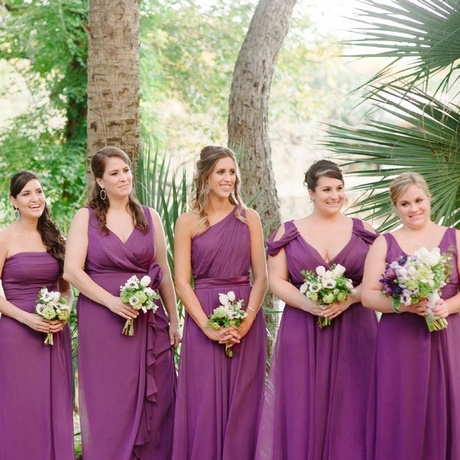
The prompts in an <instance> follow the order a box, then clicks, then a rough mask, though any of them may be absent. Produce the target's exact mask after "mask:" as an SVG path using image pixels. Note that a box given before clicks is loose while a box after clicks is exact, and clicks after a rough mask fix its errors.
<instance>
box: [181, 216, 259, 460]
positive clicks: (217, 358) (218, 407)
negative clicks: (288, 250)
mask: <svg viewBox="0 0 460 460" xmlns="http://www.w3.org/2000/svg"><path fill="white" fill-rule="evenodd" d="M250 266H251V259H250V239H249V229H248V227H247V225H246V224H245V223H243V222H241V221H240V220H238V219H237V218H236V217H235V214H234V212H231V213H230V214H229V215H228V216H227V217H225V218H224V219H223V220H221V221H220V222H218V223H217V224H215V225H212V226H211V227H209V228H208V229H207V230H206V231H205V232H204V233H202V234H200V235H197V236H195V237H194V238H193V240H192V267H193V279H194V283H195V294H196V295H197V297H198V300H199V301H200V303H201V306H202V307H203V309H204V311H205V313H206V314H207V315H209V314H211V313H212V311H213V310H214V308H216V307H218V306H219V293H224V294H226V293H227V292H228V291H230V290H232V291H234V292H235V294H236V298H237V299H243V300H244V307H243V308H246V307H247V306H248V299H249V294H250V292H251V284H250V281H249V271H250ZM265 353H266V336H265V322H264V317H263V313H262V312H259V313H258V315H257V318H256V319H255V321H254V323H253V325H252V327H251V329H250V331H249V333H248V334H247V335H246V336H245V337H244V338H243V340H242V341H241V343H240V344H238V345H235V346H234V347H233V358H228V357H227V356H226V355H225V353H224V347H223V345H220V344H219V343H217V342H214V341H212V340H210V339H209V338H208V337H206V336H205V334H204V333H203V331H202V330H201V329H200V328H199V327H198V326H197V324H196V323H195V322H194V321H193V319H192V318H191V317H190V316H189V315H186V319H185V328H184V339H183V344H182V351H181V360H180V366H179V381H178V393H177V404H176V415H175V428H174V451H173V459H174V460H235V459H237V460H253V459H254V451H255V442H256V434H257V429H258V424H259V418H260V410H261V405H262V398H263V388H264V373H265Z"/></svg>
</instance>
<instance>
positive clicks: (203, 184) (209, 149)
mask: <svg viewBox="0 0 460 460" xmlns="http://www.w3.org/2000/svg"><path fill="white" fill-rule="evenodd" d="M227 157H228V158H231V159H232V160H233V162H234V163H235V175H236V181H235V186H234V188H233V191H232V193H231V194H230V196H229V197H228V200H229V201H230V203H232V204H233V205H235V206H237V209H236V212H235V216H236V217H237V218H238V219H239V220H241V221H242V222H246V219H245V218H244V216H243V215H242V211H243V209H244V208H245V205H244V203H243V200H242V199H241V197H240V195H239V188H240V184H241V176H240V170H239V168H238V163H237V162H236V156H235V153H234V152H233V151H232V150H230V149H229V148H227V147H222V146H219V145H208V146H206V147H204V148H203V149H202V150H201V152H200V158H199V160H198V161H197V163H196V168H195V176H194V178H193V181H194V185H195V193H194V195H192V197H191V199H190V207H191V209H192V210H196V211H198V214H199V216H200V229H201V231H202V232H203V231H205V230H206V229H207V228H208V227H209V221H208V215H207V214H206V211H205V209H206V206H207V204H208V199H209V192H210V190H211V189H210V188H209V184H208V179H209V176H210V175H211V173H212V171H213V170H214V167H215V166H216V163H217V162H218V161H219V160H221V159H222V158H227Z"/></svg>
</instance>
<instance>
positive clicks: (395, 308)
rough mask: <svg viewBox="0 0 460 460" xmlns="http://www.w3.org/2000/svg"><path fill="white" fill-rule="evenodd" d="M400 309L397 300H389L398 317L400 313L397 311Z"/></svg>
mask: <svg viewBox="0 0 460 460" xmlns="http://www.w3.org/2000/svg"><path fill="white" fill-rule="evenodd" d="M400 307H401V302H400V301H399V299H391V308H392V309H393V311H394V312H395V313H397V314H398V315H399V314H400V313H401V312H400V311H399V309H400Z"/></svg>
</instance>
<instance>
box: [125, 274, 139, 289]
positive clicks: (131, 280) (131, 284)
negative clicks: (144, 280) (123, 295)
mask: <svg viewBox="0 0 460 460" xmlns="http://www.w3.org/2000/svg"><path fill="white" fill-rule="evenodd" d="M137 283H138V279H137V277H136V276H131V278H129V280H128V281H126V284H125V287H127V288H137Z"/></svg>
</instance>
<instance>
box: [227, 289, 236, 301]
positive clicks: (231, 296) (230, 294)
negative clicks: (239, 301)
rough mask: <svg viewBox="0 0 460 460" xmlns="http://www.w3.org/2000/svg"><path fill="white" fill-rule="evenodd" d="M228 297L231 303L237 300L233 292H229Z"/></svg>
mask: <svg viewBox="0 0 460 460" xmlns="http://www.w3.org/2000/svg"><path fill="white" fill-rule="evenodd" d="M227 297H228V300H230V302H233V301H234V300H235V299H236V296H235V293H234V292H233V291H228V292H227Z"/></svg>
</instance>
